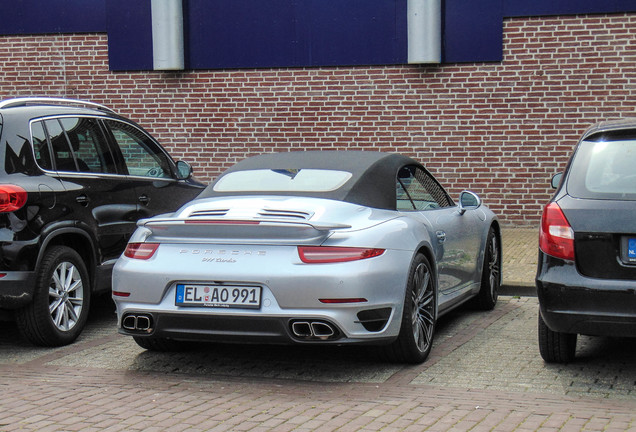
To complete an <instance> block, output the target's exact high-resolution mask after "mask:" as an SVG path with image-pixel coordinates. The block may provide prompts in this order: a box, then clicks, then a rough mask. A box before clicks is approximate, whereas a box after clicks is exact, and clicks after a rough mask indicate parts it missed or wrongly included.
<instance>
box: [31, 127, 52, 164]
mask: <svg viewBox="0 0 636 432" xmlns="http://www.w3.org/2000/svg"><path fill="white" fill-rule="evenodd" d="M31 135H32V136H33V140H32V142H33V152H34V154H35V161H36V162H37V164H38V165H39V166H40V168H42V169H45V170H48V171H51V170H52V169H53V165H51V152H50V151H49V143H48V141H47V139H46V132H45V131H44V125H43V124H42V122H34V123H33V124H32V125H31Z"/></svg>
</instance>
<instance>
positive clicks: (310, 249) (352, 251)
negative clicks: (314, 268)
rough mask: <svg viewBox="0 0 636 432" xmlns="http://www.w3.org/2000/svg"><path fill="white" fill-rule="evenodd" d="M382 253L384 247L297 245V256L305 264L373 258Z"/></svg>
mask: <svg viewBox="0 0 636 432" xmlns="http://www.w3.org/2000/svg"><path fill="white" fill-rule="evenodd" d="M383 253H384V249H370V248H352V247H329V246H298V256H299V257H300V260H301V261H302V262H304V263H306V264H326V263H339V262H348V261H357V260H361V259H366V258H373V257H376V256H380V255H382V254H383Z"/></svg>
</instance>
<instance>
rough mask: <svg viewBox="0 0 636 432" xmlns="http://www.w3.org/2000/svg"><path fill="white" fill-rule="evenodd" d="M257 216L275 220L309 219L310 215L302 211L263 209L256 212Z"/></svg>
mask: <svg viewBox="0 0 636 432" xmlns="http://www.w3.org/2000/svg"><path fill="white" fill-rule="evenodd" d="M258 215H259V216H260V217H262V218H276V219H302V220H307V219H309V218H310V217H311V216H312V214H311V213H307V212H303V211H294V210H275V209H263V210H261V211H260V212H258Z"/></svg>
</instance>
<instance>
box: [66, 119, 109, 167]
mask: <svg viewBox="0 0 636 432" xmlns="http://www.w3.org/2000/svg"><path fill="white" fill-rule="evenodd" d="M60 124H61V125H62V127H63V129H64V131H65V132H66V137H67V138H68V140H69V142H70V143H71V149H72V151H73V155H74V156H75V160H76V162H77V165H78V167H79V169H80V171H82V172H94V173H109V174H115V173H117V168H116V167H115V161H114V159H113V156H112V154H111V152H110V149H109V148H108V144H107V143H106V139H105V137H104V134H103V133H102V130H101V128H100V126H99V124H98V121H97V119H94V118H87V117H67V118H63V119H60Z"/></svg>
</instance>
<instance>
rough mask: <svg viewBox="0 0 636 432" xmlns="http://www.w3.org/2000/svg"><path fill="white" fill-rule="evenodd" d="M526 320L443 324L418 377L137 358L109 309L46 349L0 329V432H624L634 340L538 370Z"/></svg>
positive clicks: (231, 350) (371, 359)
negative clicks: (70, 341)
mask: <svg viewBox="0 0 636 432" xmlns="http://www.w3.org/2000/svg"><path fill="white" fill-rule="evenodd" d="M536 237H537V234H536V231H534V230H504V245H503V250H504V255H505V262H504V265H505V266H508V267H510V268H511V270H510V272H509V273H504V277H505V278H506V275H509V276H510V278H511V279H507V280H508V281H512V282H511V283H510V287H511V288H514V287H515V286H516V285H519V286H527V285H528V284H531V283H532V282H531V281H532V279H533V278H534V274H533V270H530V269H531V267H532V266H533V265H536ZM523 239H525V241H524V240H523ZM533 242H534V243H533ZM533 261H534V263H533ZM515 269H516V270H515ZM524 271H527V273H524ZM537 308H538V303H537V299H536V297H526V296H515V295H507V296H503V297H501V300H500V302H499V304H498V305H497V307H496V308H495V310H494V311H492V312H487V313H485V312H477V311H472V310H467V309H464V310H460V311H455V312H453V313H451V314H450V315H448V316H446V317H443V318H442V319H441V320H440V323H439V326H438V332H437V334H436V340H435V345H434V347H433V351H432V353H431V356H430V357H429V359H428V361H427V362H426V363H424V364H423V365H417V366H405V365H395V364H390V363H385V362H382V361H381V360H379V359H378V357H377V356H375V355H374V352H373V351H372V350H370V349H367V350H365V349H363V348H349V347H347V348H328V349H326V348H307V347H300V348H299V347H277V346H249V345H247V346H245V345H243V346H227V345H225V346H224V345H209V346H205V345H202V346H201V347H200V348H199V349H197V350H193V351H191V352H186V353H163V354H162V353H151V352H146V351H144V350H142V349H141V348H139V347H138V346H137V345H136V344H135V343H134V341H133V340H132V339H130V338H127V337H124V336H120V335H118V334H117V333H116V331H115V316H114V313H113V312H112V309H111V308H110V307H109V305H108V304H102V305H101V307H98V308H96V309H95V311H94V312H95V313H94V316H93V318H92V320H91V322H90V323H89V327H88V329H87V331H86V332H85V333H84V334H83V335H82V337H81V338H80V340H79V341H78V342H77V343H75V344H74V345H71V346H68V347H63V348H58V349H41V348H34V347H31V346H29V345H28V344H27V343H26V342H24V341H23V340H21V339H20V338H19V337H17V336H16V335H15V332H16V329H15V326H14V324H12V323H0V328H1V329H2V332H0V431H1V432H9V431H16V430H38V431H75V430H82V431H93V430H95V431H97V430H99V431H135V430H143V431H190V432H194V431H208V430H211V431H243V430H245V431H314V430H316V431H336V430H337V431H344V432H347V431H423V430H430V431H448V430H452V431H534V430H540V431H546V432H547V431H579V430H585V431H601V430H603V431H634V432H636V368H635V367H634V366H635V365H636V343H635V341H636V340H633V339H611V338H586V337H581V338H580V343H579V346H578V349H577V361H576V362H574V363H572V364H569V365H560V366H555V365H546V364H544V363H543V361H542V360H541V358H540V357H539V354H538V349H537V346H536V319H537V315H536V314H537Z"/></svg>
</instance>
